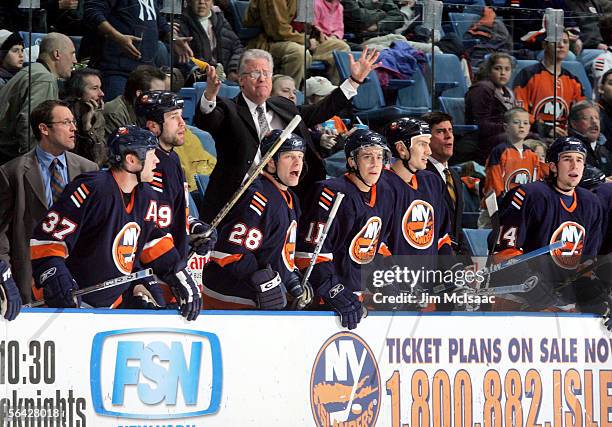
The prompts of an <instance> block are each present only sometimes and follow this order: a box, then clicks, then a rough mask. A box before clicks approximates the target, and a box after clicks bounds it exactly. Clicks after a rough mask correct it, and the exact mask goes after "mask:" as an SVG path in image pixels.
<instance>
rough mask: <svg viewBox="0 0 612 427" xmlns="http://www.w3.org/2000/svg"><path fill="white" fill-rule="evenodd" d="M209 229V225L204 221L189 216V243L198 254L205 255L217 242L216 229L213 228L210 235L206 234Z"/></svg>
mask: <svg viewBox="0 0 612 427" xmlns="http://www.w3.org/2000/svg"><path fill="white" fill-rule="evenodd" d="M210 229H211V228H210V225H208V224H206V223H205V222H202V221H200V220H199V219H195V218H192V217H190V218H189V245H190V246H191V248H192V249H193V250H194V251H195V253H197V254H198V255H202V256H205V255H207V254H208V253H209V252H210V251H212V250H213V249H214V247H215V243H217V230H215V229H214V228H213V229H212V232H211V233H210V236H206V233H208V230H210Z"/></svg>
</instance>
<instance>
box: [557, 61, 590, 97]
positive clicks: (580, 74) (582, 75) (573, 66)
mask: <svg viewBox="0 0 612 427" xmlns="http://www.w3.org/2000/svg"><path fill="white" fill-rule="evenodd" d="M561 67H563V68H564V69H565V70H567V71H569V72H570V73H572V74H573V75H574V76H576V78H578V80H579V81H580V84H581V85H582V90H583V91H584V95H585V96H586V97H587V98H591V95H592V94H593V87H592V86H591V82H590V81H589V78H588V77H587V74H586V70H585V69H584V65H582V62H578V61H568V60H565V61H563V63H562V64H561Z"/></svg>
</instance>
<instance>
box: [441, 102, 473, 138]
mask: <svg viewBox="0 0 612 427" xmlns="http://www.w3.org/2000/svg"><path fill="white" fill-rule="evenodd" d="M438 99H439V100H440V108H441V109H442V111H443V112H445V113H446V114H449V115H450V116H451V117H452V118H453V130H454V131H455V132H457V133H459V134H464V133H466V132H474V131H477V130H478V126H476V125H466V124H465V98H449V97H446V96H441V97H439V98H438Z"/></svg>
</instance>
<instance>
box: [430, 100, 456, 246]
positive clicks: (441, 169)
mask: <svg viewBox="0 0 612 427" xmlns="http://www.w3.org/2000/svg"><path fill="white" fill-rule="evenodd" d="M422 120H424V121H426V122H427V124H428V125H429V128H430V129H431V141H430V143H429V147H430V148H431V156H430V157H429V161H428V162H427V170H429V171H431V172H434V173H435V174H436V175H438V176H439V177H440V179H441V180H442V181H443V182H444V185H445V186H446V193H445V194H444V198H445V200H446V205H447V207H448V211H449V212H450V218H451V239H452V241H453V249H454V250H455V251H456V252H457V253H462V254H465V253H467V249H466V246H465V243H464V241H463V232H462V231H461V224H462V216H463V191H462V190H463V188H462V184H461V178H460V177H459V175H458V174H457V172H455V171H454V170H453V169H451V168H449V167H448V160H449V159H450V158H451V157H452V156H453V150H454V143H455V136H454V134H453V119H452V117H451V116H449V115H448V114H446V113H441V112H438V111H432V112H431V113H427V114H425V115H424V116H423V117H422Z"/></svg>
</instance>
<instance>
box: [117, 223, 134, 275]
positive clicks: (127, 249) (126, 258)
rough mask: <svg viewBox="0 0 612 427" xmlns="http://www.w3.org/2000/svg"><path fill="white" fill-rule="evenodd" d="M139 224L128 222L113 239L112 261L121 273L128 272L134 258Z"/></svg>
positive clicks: (130, 270) (130, 269)
mask: <svg viewBox="0 0 612 427" xmlns="http://www.w3.org/2000/svg"><path fill="white" fill-rule="evenodd" d="M139 236H140V226H139V225H138V224H136V223H135V222H128V223H127V224H125V225H124V226H123V228H122V229H121V231H119V233H117V235H116V236H115V240H114V241H113V261H114V262H115V266H116V267H117V269H118V270H119V271H120V272H122V273H123V274H130V273H131V272H132V267H133V266H134V261H135V259H136V248H137V247H138V237H139Z"/></svg>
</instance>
